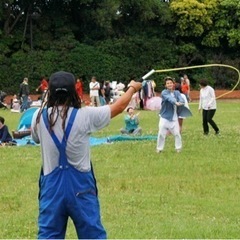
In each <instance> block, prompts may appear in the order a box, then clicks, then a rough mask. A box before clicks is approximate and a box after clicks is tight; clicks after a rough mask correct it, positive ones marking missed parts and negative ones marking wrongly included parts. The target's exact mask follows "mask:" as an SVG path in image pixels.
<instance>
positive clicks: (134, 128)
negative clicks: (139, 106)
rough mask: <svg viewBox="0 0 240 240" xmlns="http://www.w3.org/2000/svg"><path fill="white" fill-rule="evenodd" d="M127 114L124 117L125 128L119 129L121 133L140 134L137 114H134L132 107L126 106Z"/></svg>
mask: <svg viewBox="0 0 240 240" xmlns="http://www.w3.org/2000/svg"><path fill="white" fill-rule="evenodd" d="M127 113H128V114H127V115H126V116H125V117H124V120H125V124H126V126H125V128H122V129H121V130H120V131H121V133H122V134H133V135H141V134H142V128H141V127H139V126H138V125H139V120H138V114H134V109H133V108H132V107H129V108H127Z"/></svg>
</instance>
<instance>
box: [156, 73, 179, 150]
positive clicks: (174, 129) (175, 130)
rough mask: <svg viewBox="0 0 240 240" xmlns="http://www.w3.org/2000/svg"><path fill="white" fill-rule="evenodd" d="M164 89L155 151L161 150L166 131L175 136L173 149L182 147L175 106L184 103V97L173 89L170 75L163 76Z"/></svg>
mask: <svg viewBox="0 0 240 240" xmlns="http://www.w3.org/2000/svg"><path fill="white" fill-rule="evenodd" d="M165 87H166V89H165V90H163V91H162V93H161V97H162V106H161V110H160V116H161V117H160V121H159V131H158V139H157V152H158V153H160V152H162V151H163V148H164V145H165V139H166V135H167V133H168V132H170V133H171V134H172V135H173V136H174V137H175V149H176V151H177V152H180V151H181V149H182V137H181V134H180V129H179V124H178V112H177V108H178V107H180V106H183V105H184V99H183V98H182V96H181V94H180V92H179V91H176V90H174V81H173V79H172V78H171V77H166V78H165Z"/></svg>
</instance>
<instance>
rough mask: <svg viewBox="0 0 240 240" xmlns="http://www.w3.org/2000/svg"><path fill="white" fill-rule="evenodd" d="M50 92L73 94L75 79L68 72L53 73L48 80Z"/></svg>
mask: <svg viewBox="0 0 240 240" xmlns="http://www.w3.org/2000/svg"><path fill="white" fill-rule="evenodd" d="M49 90H50V92H52V93H54V92H59V91H62V92H69V93H70V92H74V91H75V77H74V76H73V74H72V73H69V72H64V71H60V72H56V73H53V74H52V75H51V77H50V79H49Z"/></svg>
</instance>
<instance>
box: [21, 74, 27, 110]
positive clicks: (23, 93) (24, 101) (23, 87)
mask: <svg viewBox="0 0 240 240" xmlns="http://www.w3.org/2000/svg"><path fill="white" fill-rule="evenodd" d="M28 95H29V86H28V78H24V79H23V82H22V83H21V84H20V90H19V97H20V98H21V99H22V105H21V108H20V112H23V111H26V110H27V109H28V108H29V104H28Z"/></svg>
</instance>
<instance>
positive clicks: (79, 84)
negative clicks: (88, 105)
mask: <svg viewBox="0 0 240 240" xmlns="http://www.w3.org/2000/svg"><path fill="white" fill-rule="evenodd" d="M75 88H76V91H77V94H78V96H79V97H80V99H81V102H83V80H82V78H81V77H79V78H77V80H76V84H75Z"/></svg>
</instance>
